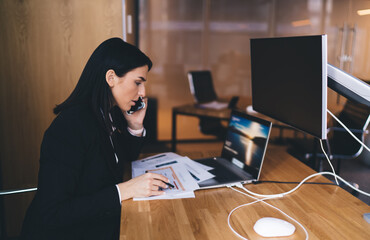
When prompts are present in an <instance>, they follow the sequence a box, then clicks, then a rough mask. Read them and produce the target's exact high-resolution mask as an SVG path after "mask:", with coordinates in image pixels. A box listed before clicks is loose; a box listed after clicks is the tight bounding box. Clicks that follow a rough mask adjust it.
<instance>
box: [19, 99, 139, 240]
mask: <svg viewBox="0 0 370 240" xmlns="http://www.w3.org/2000/svg"><path fill="white" fill-rule="evenodd" d="M120 114H121V115H120ZM113 116H114V119H113V120H114V122H119V124H118V125H119V126H120V132H119V133H118V132H115V133H114V137H113V139H114V143H115V144H114V146H115V152H116V154H117V156H118V158H119V163H118V164H117V163H116V159H115V156H114V150H113V147H112V144H111V142H110V139H109V135H108V133H107V132H106V131H105V130H104V127H102V126H101V124H99V123H98V121H97V119H96V116H95V115H94V114H93V111H92V110H91V109H90V108H89V107H88V106H87V105H79V106H74V107H71V108H69V109H66V110H64V111H63V112H61V113H60V114H59V115H58V116H57V117H56V118H55V120H54V121H53V122H52V124H51V125H50V127H49V128H48V129H47V131H46V132H45V134H44V139H43V141H42V145H41V154H40V170H39V179H38V190H37V193H36V195H35V198H34V199H33V201H32V203H31V205H30V207H29V209H28V211H27V214H26V217H25V220H24V223H23V228H22V237H21V238H22V239H69V240H71V239H118V237H119V228H120V213H121V204H120V202H119V195H118V191H117V188H116V186H115V184H117V183H120V182H122V178H123V164H122V163H123V161H132V160H135V159H137V157H138V155H139V150H140V148H141V145H142V142H143V138H141V137H135V136H132V135H131V134H129V133H128V132H127V129H126V127H125V126H126V125H125V124H126V121H125V120H124V118H123V116H122V113H121V112H120V111H119V110H118V111H116V112H115V114H113ZM117 119H118V120H117Z"/></svg>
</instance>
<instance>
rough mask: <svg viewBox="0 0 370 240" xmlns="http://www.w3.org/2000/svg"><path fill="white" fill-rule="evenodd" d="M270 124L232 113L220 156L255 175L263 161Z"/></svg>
mask: <svg viewBox="0 0 370 240" xmlns="http://www.w3.org/2000/svg"><path fill="white" fill-rule="evenodd" d="M269 134H270V125H269V124H266V125H264V124H262V122H261V123H259V122H257V121H253V120H250V119H247V118H244V117H242V116H238V115H235V114H233V115H232V116H231V118H230V122H229V128H228V131H227V135H226V140H225V143H224V147H223V149H222V154H221V155H222V157H223V158H226V159H228V160H229V161H231V162H232V163H233V164H235V165H236V166H238V167H240V168H242V169H244V170H245V171H247V172H249V173H251V174H252V175H253V176H257V175H258V172H259V169H260V167H261V162H262V161H263V158H264V154H265V150H266V147H267V141H268V138H269Z"/></svg>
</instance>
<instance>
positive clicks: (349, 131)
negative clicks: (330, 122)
mask: <svg viewBox="0 0 370 240" xmlns="http://www.w3.org/2000/svg"><path fill="white" fill-rule="evenodd" d="M327 111H328V113H329V114H330V115H331V116H332V117H333V118H334V119H335V120H336V121H337V122H338V123H339V124H340V125H342V127H343V128H344V129H346V130H347V132H348V133H349V134H351V136H352V137H353V138H354V139H355V140H356V141H357V142H359V143H360V144H361V145H362V146H363V147H364V148H366V150H368V151H369V152H370V148H369V147H368V146H366V145H365V144H364V143H363V142H362V141H360V140H359V139H358V138H357V137H356V136H355V135H354V134H353V133H352V132H351V130H349V129H348V128H347V127H346V126H345V125H344V124H343V123H342V122H341V121H340V120H339V119H338V118H337V117H336V116H335V115H334V114H332V113H331V112H330V111H329V109H327Z"/></svg>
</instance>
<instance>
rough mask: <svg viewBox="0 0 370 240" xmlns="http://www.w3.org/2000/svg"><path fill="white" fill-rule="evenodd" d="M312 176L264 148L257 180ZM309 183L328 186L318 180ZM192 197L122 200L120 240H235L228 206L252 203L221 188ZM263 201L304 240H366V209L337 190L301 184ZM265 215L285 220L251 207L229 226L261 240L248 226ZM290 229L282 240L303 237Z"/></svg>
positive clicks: (265, 188) (269, 186) (277, 187)
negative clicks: (288, 234) (262, 162)
mask: <svg viewBox="0 0 370 240" xmlns="http://www.w3.org/2000/svg"><path fill="white" fill-rule="evenodd" d="M312 173H314V171H313V170H312V169H310V168H308V167H307V166H306V165H304V164H302V163H301V162H299V161H298V160H296V159H295V158H293V157H292V156H290V155H288V154H287V153H285V152H284V151H282V150H281V149H279V148H277V147H274V146H271V147H270V146H269V148H268V151H267V155H266V158H265V164H264V167H263V170H262V176H261V180H280V181H301V180H302V179H303V178H304V177H306V176H308V175H310V174H312ZM315 181H316V182H328V180H327V179H326V178H324V177H321V176H319V177H316V178H315ZM245 186H246V187H247V188H248V189H250V190H252V191H254V192H258V193H261V194H273V193H279V192H285V191H288V190H290V189H292V188H293V187H295V185H292V184H275V183H262V184H258V185H245ZM195 196H196V197H195V198H193V199H176V200H152V201H132V200H127V201H124V202H122V214H121V232H120V239H121V240H123V239H130V240H131V239H140V240H141V239H202V240H203V239H212V240H213V239H238V238H237V237H236V236H235V235H234V233H232V231H231V230H230V229H229V228H228V225H227V216H228V214H229V213H230V211H231V210H232V209H233V208H235V207H237V206H239V205H241V204H245V203H248V202H251V201H252V199H250V198H249V197H246V196H244V195H241V194H239V193H237V192H235V191H232V190H231V189H227V188H219V189H210V190H199V191H196V192H195ZM268 203H270V204H272V205H274V206H276V207H278V208H280V209H281V210H283V211H284V212H286V213H287V214H289V215H290V216H291V217H293V218H295V219H296V220H297V221H299V222H300V223H301V224H303V225H304V226H305V228H306V229H307V231H308V233H309V239H336V240H337V239H370V224H369V223H367V222H366V221H365V220H364V219H363V217H362V215H363V214H364V213H369V212H370V206H368V205H367V204H365V203H363V202H362V201H360V200H359V199H357V198H355V197H354V196H352V195H351V194H349V193H348V192H346V191H344V190H343V189H341V188H339V187H337V186H333V185H307V184H306V185H303V186H302V187H301V188H300V189H298V190H297V191H296V192H294V193H292V194H291V195H289V196H286V197H284V198H281V199H277V200H269V201H268ZM266 216H272V217H278V218H281V219H286V220H288V219H287V218H286V217H284V216H283V215H282V214H280V213H279V212H277V211H276V210H274V209H272V208H270V207H268V206H266V205H265V204H263V203H257V204H253V205H251V206H247V207H243V208H240V209H239V210H237V211H235V212H234V214H233V215H232V218H231V224H232V226H233V227H234V229H235V230H236V231H237V232H238V233H240V234H242V235H243V236H244V237H246V238H248V239H266V238H262V237H260V236H258V235H257V234H256V233H255V232H254V230H253V228H252V227H253V225H254V223H255V222H256V221H257V220H258V219H259V218H261V217H266ZM288 221H289V220H288ZM290 222H291V221H290ZM295 226H296V232H295V233H294V234H293V235H292V236H291V237H289V238H288V239H305V238H304V237H305V235H304V232H303V230H302V229H301V228H300V227H299V226H298V225H296V224H295ZM270 239H272V238H270ZM273 239H276V238H273ZM279 239H281V238H279Z"/></svg>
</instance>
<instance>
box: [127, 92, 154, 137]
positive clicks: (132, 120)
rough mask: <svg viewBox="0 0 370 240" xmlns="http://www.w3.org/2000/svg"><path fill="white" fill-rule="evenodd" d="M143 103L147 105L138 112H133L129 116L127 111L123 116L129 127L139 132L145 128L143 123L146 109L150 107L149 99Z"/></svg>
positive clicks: (145, 99)
mask: <svg viewBox="0 0 370 240" xmlns="http://www.w3.org/2000/svg"><path fill="white" fill-rule="evenodd" d="M143 102H144V103H145V107H144V108H142V109H140V110H138V111H136V112H133V113H132V114H131V115H129V114H127V112H126V111H124V112H123V116H124V117H125V118H126V120H127V125H128V127H129V128H131V129H133V130H139V129H142V128H143V127H144V125H143V122H144V117H145V113H146V109H147V107H148V98H143Z"/></svg>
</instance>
